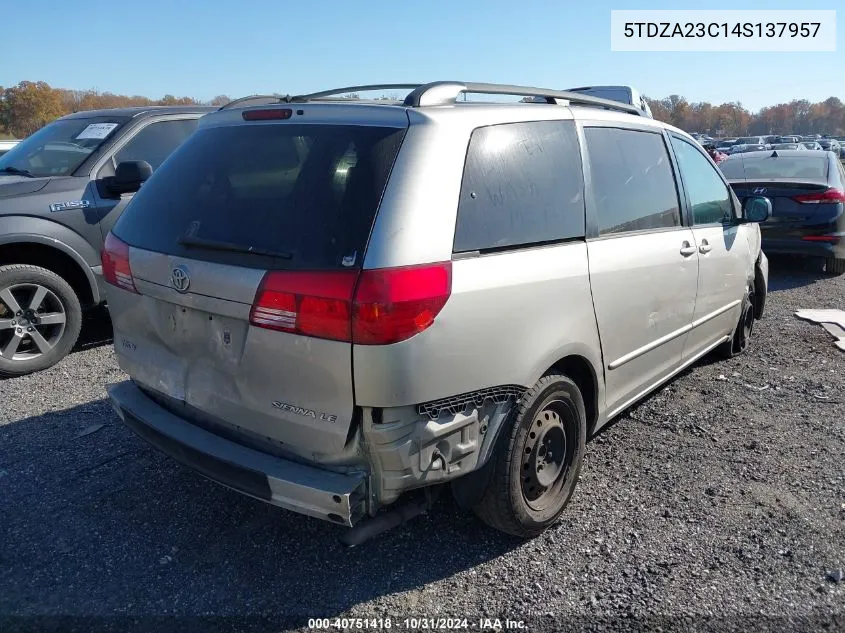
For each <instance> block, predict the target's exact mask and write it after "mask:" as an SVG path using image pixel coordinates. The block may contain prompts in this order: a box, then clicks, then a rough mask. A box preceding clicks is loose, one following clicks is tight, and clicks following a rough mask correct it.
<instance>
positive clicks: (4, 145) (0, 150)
mask: <svg viewBox="0 0 845 633" xmlns="http://www.w3.org/2000/svg"><path fill="white" fill-rule="evenodd" d="M18 143H20V141H0V156H2V155H3V154H5V153H6V152H8V151H9V150H10V149H12V148H13V147H14V146H15V145H17V144H18Z"/></svg>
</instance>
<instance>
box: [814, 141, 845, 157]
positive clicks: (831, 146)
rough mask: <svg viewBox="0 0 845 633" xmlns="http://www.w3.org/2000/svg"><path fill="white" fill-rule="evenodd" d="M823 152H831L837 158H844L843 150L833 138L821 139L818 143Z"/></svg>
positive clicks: (844, 151) (844, 152) (844, 150)
mask: <svg viewBox="0 0 845 633" xmlns="http://www.w3.org/2000/svg"><path fill="white" fill-rule="evenodd" d="M819 145H821V148H822V149H823V150H827V151H828V152H833V153H834V154H836V157H837V158H842V157H845V148H843V146H842V145H841V144H840V143H839V141H837V140H836V139H835V138H823V139H822V140H820V141H819Z"/></svg>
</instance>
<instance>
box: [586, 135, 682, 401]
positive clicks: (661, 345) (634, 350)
mask: <svg viewBox="0 0 845 633" xmlns="http://www.w3.org/2000/svg"><path fill="white" fill-rule="evenodd" d="M584 139H585V150H586V154H587V160H586V161H585V167H586V168H585V175H586V179H587V181H588V189H587V191H588V194H589V195H588V196H587V210H588V223H589V225H590V226H589V227H588V230H589V235H590V238H589V239H588V242H587V249H588V253H589V265H590V283H591V285H592V291H593V299H594V303H595V311H596V318H597V321H598V326H599V334H600V336H601V347H602V354H603V357H604V367H605V377H606V378H605V380H606V393H607V396H606V398H607V400H606V402H607V408H608V411H609V415H614V414H615V413H618V412H619V411H620V410H621V409H623V408H624V407H625V406H627V405H628V404H630V403H631V402H632V400H634V399H636V398H637V397H638V396H639V395H641V393H642V392H643V391H644V390H645V389H647V388H648V387H651V386H652V385H653V384H655V383H656V382H658V381H659V380H660V379H662V378H665V377H666V376H667V375H669V374H670V373H671V372H672V371H674V370H675V369H676V368H678V367H679V366H680V364H681V362H682V357H683V350H684V343H685V342H686V338H687V334H688V332H689V329H690V327H691V323H692V318H693V310H694V308H695V294H696V286H697V281H698V249H697V248H696V246H695V238H694V236H693V232H692V231H691V230H690V229H689V228H688V227H685V226H683V224H682V221H681V206H680V201H679V197H678V190H677V187H676V183H675V178H674V174H673V170H672V165H671V160H670V157H669V152H668V150H667V147H666V142H665V139H664V137H663V134H662V132H661V131H660V130H653V129H650V128H646V127H644V128H643V129H637V130H634V129H620V128H614V127H607V126H599V125H598V124H595V125H593V124H585V127H584Z"/></svg>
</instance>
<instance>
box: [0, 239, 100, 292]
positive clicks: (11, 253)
mask: <svg viewBox="0 0 845 633" xmlns="http://www.w3.org/2000/svg"><path fill="white" fill-rule="evenodd" d="M6 264H29V265H30V266H40V267H41V268H46V269H47V270H49V271H52V272H54V273H56V274H57V275H58V276H59V277H61V278H62V279H64V280H65V281H66V282H68V284H69V285H70V287H71V288H73V291H74V292H75V293H76V296H77V297H79V302H80V303H81V304H82V306H83V307H90V306H91V305H93V304H94V295H93V293H92V292H91V285H90V284H89V283H88V277H87V276H86V275H85V271H84V270H82V268H81V267H80V266H79V264H78V263H77V262H76V260H74V259H73V258H72V257H71V256H70V255H67V254H65V253H63V252H62V251H60V250H58V249H56V248H52V247H51V246H45V245H44V244H33V243H31V242H15V243H13V244H3V245H0V266H4V265H6Z"/></svg>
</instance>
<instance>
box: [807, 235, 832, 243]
mask: <svg viewBox="0 0 845 633" xmlns="http://www.w3.org/2000/svg"><path fill="white" fill-rule="evenodd" d="M801 239H802V240H804V241H805V242H829V243H831V244H836V243H838V242H839V240H840V239H842V238H841V237H839V236H838V235H805V236H804V237H802V238H801Z"/></svg>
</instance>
